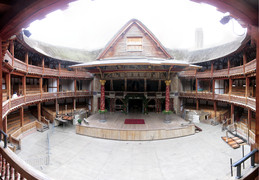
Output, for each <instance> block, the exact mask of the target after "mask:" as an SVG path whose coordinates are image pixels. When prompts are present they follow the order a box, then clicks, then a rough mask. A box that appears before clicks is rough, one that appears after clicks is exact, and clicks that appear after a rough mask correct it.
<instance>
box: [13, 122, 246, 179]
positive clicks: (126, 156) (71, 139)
mask: <svg viewBox="0 0 259 180" xmlns="http://www.w3.org/2000/svg"><path fill="white" fill-rule="evenodd" d="M196 125H197V126H199V127H200V128H201V129H202V130H203V131H202V132H199V133H196V134H195V135H191V136H186V137H181V138H175V139H168V140H157V141H116V140H106V139H98V138H91V137H87V136H82V135H77V134H76V133H75V127H74V126H72V125H70V126H66V127H62V126H60V127H55V128H53V129H51V130H48V131H45V132H43V133H41V132H33V133H31V134H30V135H28V136H26V137H25V138H23V139H22V150H21V151H19V152H17V155H18V156H19V157H21V158H22V159H23V160H25V161H26V162H28V163H29V164H31V165H32V166H34V167H35V168H37V169H39V170H41V171H42V172H43V173H45V174H47V175H48V176H50V177H52V178H53V179H60V180H66V179H67V180H71V179H76V180H79V179H83V180H143V179H145V180H149V179H150V180H164V179H165V180H172V179H177V180H183V179H199V180H201V179H204V180H213V179H220V180H224V179H233V177H232V178H231V176H230V158H232V159H233V162H235V161H237V160H238V159H240V158H241V156H242V148H239V149H236V150H234V149H232V148H231V147H230V146H228V145H227V144H226V143H225V142H223V141H222V139H221V136H225V132H221V126H220V125H218V126H211V125H207V124H196ZM249 151H250V147H249V146H247V145H246V146H245V154H247V153H248V152H249ZM48 152H49V153H48ZM48 155H49V160H50V161H49V164H48V162H47V159H48ZM246 167H248V166H246ZM235 171H236V170H235V169H234V172H235Z"/></svg>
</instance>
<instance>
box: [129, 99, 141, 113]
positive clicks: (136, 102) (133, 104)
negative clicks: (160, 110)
mask: <svg viewBox="0 0 259 180" xmlns="http://www.w3.org/2000/svg"><path fill="white" fill-rule="evenodd" d="M142 106H143V100H142V99H129V112H130V113H142Z"/></svg>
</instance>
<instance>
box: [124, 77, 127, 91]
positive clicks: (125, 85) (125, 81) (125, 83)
mask: <svg viewBox="0 0 259 180" xmlns="http://www.w3.org/2000/svg"><path fill="white" fill-rule="evenodd" d="M127 85H128V84H127V78H125V79H124V89H125V91H127V89H128V86H127Z"/></svg>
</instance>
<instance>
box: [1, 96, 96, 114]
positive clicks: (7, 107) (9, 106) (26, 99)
mask: <svg viewBox="0 0 259 180" xmlns="http://www.w3.org/2000/svg"><path fill="white" fill-rule="evenodd" d="M82 96H92V93H91V92H89V91H78V92H74V91H71V92H56V93H42V94H40V93H38V94H30V95H26V96H20V97H17V98H13V99H10V100H7V101H5V102H3V109H2V117H3V118H4V117H5V116H6V115H7V114H8V113H9V112H10V111H12V110H14V109H16V108H19V107H20V106H23V105H26V104H30V103H36V102H41V101H46V100H51V99H56V98H66V97H82Z"/></svg>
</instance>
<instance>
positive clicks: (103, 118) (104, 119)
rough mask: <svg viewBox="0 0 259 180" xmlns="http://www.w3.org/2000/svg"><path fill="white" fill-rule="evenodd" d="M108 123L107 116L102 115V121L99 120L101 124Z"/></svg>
mask: <svg viewBox="0 0 259 180" xmlns="http://www.w3.org/2000/svg"><path fill="white" fill-rule="evenodd" d="M106 121H107V120H106V116H105V114H101V115H100V120H99V122H101V123H105V122H106Z"/></svg>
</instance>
